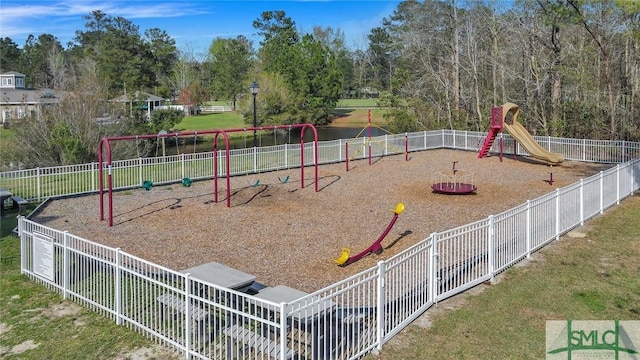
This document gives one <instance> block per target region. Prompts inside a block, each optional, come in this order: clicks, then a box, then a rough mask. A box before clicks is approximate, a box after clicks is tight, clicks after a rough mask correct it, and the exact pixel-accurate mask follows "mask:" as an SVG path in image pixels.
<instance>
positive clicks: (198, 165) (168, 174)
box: [0, 130, 640, 202]
mask: <svg viewBox="0 0 640 360" xmlns="http://www.w3.org/2000/svg"><path fill="white" fill-rule="evenodd" d="M485 136H486V133H480V132H470V131H455V130H439V131H422V132H415V133H408V134H401V135H384V136H378V137H373V138H371V140H370V141H369V139H368V138H356V139H341V140H330V141H321V142H319V144H318V162H319V163H320V164H328V163H333V162H341V161H345V160H346V159H345V158H346V154H345V143H349V145H350V150H349V158H350V159H354V158H356V159H362V158H367V157H368V156H369V151H371V156H373V157H377V156H384V155H392V154H402V153H404V151H405V138H406V139H407V140H406V141H407V142H408V146H407V148H408V150H409V152H413V151H423V150H428V149H438V148H451V149H457V150H472V151H477V150H478V149H479V147H480V146H482V141H483V139H484V137H485ZM536 140H537V141H538V142H539V143H540V144H541V145H542V146H543V147H545V148H547V149H550V150H551V151H555V152H560V153H562V154H564V155H565V157H566V159H567V160H576V161H583V162H599V163H623V162H626V161H628V160H630V159H635V158H638V157H640V143H637V142H627V141H608V140H576V139H565V138H551V137H536ZM369 144H370V145H371V146H369ZM369 149H370V150H369ZM492 149H493V152H494V153H496V152H497V151H498V150H499V142H498V141H496V142H495V143H494V145H493V148H492ZM514 149H515V150H516V154H517V155H527V153H526V152H524V151H523V150H521V149H520V147H519V146H515V147H514V141H513V140H512V139H511V138H510V137H508V136H506V135H505V136H504V139H503V152H504V154H505V156H510V155H512V154H513V152H514ZM230 153H231V164H230V169H229V174H230V175H231V176H236V175H244V174H250V173H260V172H265V171H272V170H280V169H288V168H294V167H299V166H300V145H299V144H283V145H275V146H267V147H258V148H247V149H234V150H231V151H230ZM304 156H305V165H313V144H311V143H308V144H305V154H304ZM212 159H213V154H212V153H211V152H202V153H183V154H180V155H171V156H166V157H149V158H137V159H128V160H118V161H114V162H113V164H112V170H113V172H114V173H113V174H114V189H127V188H133V187H139V186H141V184H142V183H143V182H144V181H145V180H149V181H151V182H153V183H154V184H158V185H161V184H169V183H180V182H181V181H182V179H183V178H185V177H189V178H191V179H192V180H203V179H211V178H212V176H213V168H212V166H213V162H212ZM223 160H224V150H221V151H219V154H218V166H219V168H218V174H219V176H225V175H226V169H225V164H224V163H225V162H224V161H223ZM98 174H99V171H98V163H90V164H80V165H66V166H55V167H46V168H36V169H28V170H17V171H8V172H2V173H0V188H1V189H5V190H9V191H11V192H12V193H13V194H16V195H19V196H20V197H22V198H23V199H25V200H27V201H30V202H42V201H43V200H45V199H48V198H50V197H57V196H64V195H76V194H87V193H95V192H98V190H99V188H98Z"/></svg>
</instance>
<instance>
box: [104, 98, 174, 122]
mask: <svg viewBox="0 0 640 360" xmlns="http://www.w3.org/2000/svg"><path fill="white" fill-rule="evenodd" d="M109 102H112V103H121V104H124V105H125V107H128V110H129V112H133V110H134V107H136V108H139V109H141V110H144V111H145V112H146V114H147V119H150V118H151V112H152V111H153V110H154V109H156V108H157V107H161V106H162V105H164V99H163V98H161V97H159V96H155V95H152V94H149V93H146V92H144V91H136V92H135V93H133V94H123V95H120V96H118V97H117V98H114V99H111V100H109Z"/></svg>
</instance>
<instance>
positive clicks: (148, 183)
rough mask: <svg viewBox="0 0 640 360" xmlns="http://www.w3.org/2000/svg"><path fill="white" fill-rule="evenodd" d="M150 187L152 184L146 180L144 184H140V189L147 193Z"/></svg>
mask: <svg viewBox="0 0 640 360" xmlns="http://www.w3.org/2000/svg"><path fill="white" fill-rule="evenodd" d="M152 187H153V182H151V181H150V180H146V181H145V182H143V183H142V188H143V189H145V190H147V191H149V190H151V188H152Z"/></svg>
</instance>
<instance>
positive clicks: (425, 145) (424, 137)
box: [422, 130, 427, 150]
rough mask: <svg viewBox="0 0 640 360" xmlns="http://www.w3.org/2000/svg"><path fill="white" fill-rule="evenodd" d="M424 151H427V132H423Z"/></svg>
mask: <svg viewBox="0 0 640 360" xmlns="http://www.w3.org/2000/svg"><path fill="white" fill-rule="evenodd" d="M422 150H427V130H425V131H423V132H422Z"/></svg>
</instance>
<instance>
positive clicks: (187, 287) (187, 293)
mask: <svg viewBox="0 0 640 360" xmlns="http://www.w3.org/2000/svg"><path fill="white" fill-rule="evenodd" d="M191 287H192V286H191V274H189V273H187V274H185V275H184V327H185V329H184V330H185V334H184V339H185V343H184V346H185V350H186V359H189V350H190V349H191V327H192V326H193V325H192V324H191V315H190V314H191Z"/></svg>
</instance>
